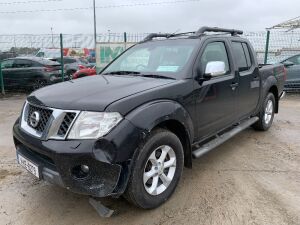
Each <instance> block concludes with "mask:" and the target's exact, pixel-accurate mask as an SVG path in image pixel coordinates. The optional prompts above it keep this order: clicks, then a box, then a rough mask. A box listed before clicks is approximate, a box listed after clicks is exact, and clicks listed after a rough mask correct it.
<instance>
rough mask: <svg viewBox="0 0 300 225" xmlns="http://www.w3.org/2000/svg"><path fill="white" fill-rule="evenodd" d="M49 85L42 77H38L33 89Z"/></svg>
mask: <svg viewBox="0 0 300 225" xmlns="http://www.w3.org/2000/svg"><path fill="white" fill-rule="evenodd" d="M46 85H47V83H46V81H44V80H41V79H36V80H35V81H34V83H33V87H32V89H33V90H34V91H35V90H37V89H40V88H42V87H45V86H46Z"/></svg>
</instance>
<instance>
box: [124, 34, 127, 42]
mask: <svg viewBox="0 0 300 225" xmlns="http://www.w3.org/2000/svg"><path fill="white" fill-rule="evenodd" d="M124 42H125V43H126V42H127V33H126V32H124Z"/></svg>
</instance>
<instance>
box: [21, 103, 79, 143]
mask: <svg viewBox="0 0 300 225" xmlns="http://www.w3.org/2000/svg"><path fill="white" fill-rule="evenodd" d="M79 113H80V111H77V110H63V109H55V108H47V107H44V106H39V105H34V104H32V103H29V102H26V103H25V106H24V109H23V112H22V119H21V128H22V129H23V130H24V131H26V132H27V133H29V134H31V135H33V136H35V137H38V138H39V139H43V140H48V139H56V140H62V139H65V138H66V136H67V134H68V131H69V130H70V128H71V126H72V123H73V121H75V119H76V116H77V115H78V114H79Z"/></svg>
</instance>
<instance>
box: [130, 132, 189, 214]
mask: <svg viewBox="0 0 300 225" xmlns="http://www.w3.org/2000/svg"><path fill="white" fill-rule="evenodd" d="M133 163H134V164H133V168H132V173H131V177H130V180H129V183H128V187H127V190H126V193H125V198H126V199H127V200H129V201H130V202H131V203H133V204H135V205H136V206H138V207H141V208H144V209H151V208H155V207H158V206H159V205H161V204H163V203H164V202H165V201H167V200H168V199H169V197H170V196H171V195H172V193H173V192H174V190H175V188H176V186H177V183H178V182H179V179H180V177H181V173H182V169H183V148H182V144H181V142H180V140H179V139H178V137H177V136H176V135H175V134H173V133H171V132H170V131H167V130H163V129H159V130H155V131H154V132H153V133H152V134H151V136H150V137H149V138H148V140H147V141H146V143H145V145H144V146H143V147H142V148H141V149H140V150H139V154H138V156H137V157H136V159H135V161H134V162H133Z"/></svg>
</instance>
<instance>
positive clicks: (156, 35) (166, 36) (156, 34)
mask: <svg viewBox="0 0 300 225" xmlns="http://www.w3.org/2000/svg"><path fill="white" fill-rule="evenodd" d="M171 36H172V34H167V33H165V34H160V33H151V34H149V35H148V36H147V37H145V39H144V40H143V42H145V41H151V40H152V39H153V38H156V37H165V38H168V37H171Z"/></svg>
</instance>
